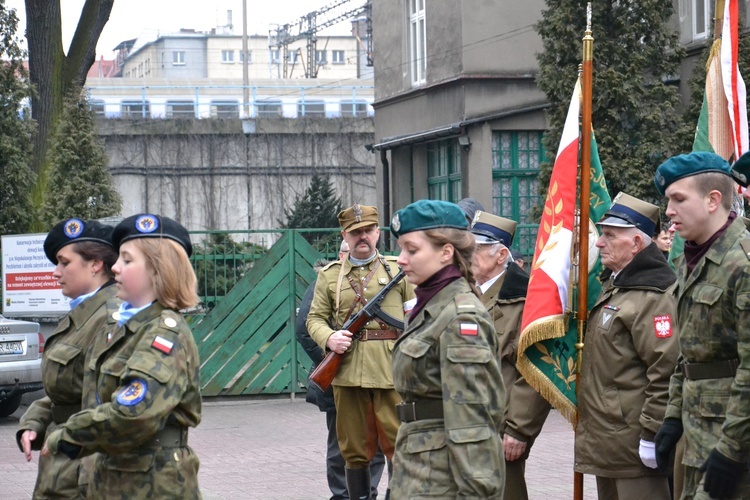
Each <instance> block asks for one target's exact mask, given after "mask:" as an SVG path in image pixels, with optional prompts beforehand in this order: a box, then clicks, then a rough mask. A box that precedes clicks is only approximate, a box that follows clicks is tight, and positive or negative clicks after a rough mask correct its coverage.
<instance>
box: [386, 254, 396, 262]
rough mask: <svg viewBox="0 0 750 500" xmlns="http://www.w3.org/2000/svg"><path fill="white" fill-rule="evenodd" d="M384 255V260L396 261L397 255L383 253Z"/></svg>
mask: <svg viewBox="0 0 750 500" xmlns="http://www.w3.org/2000/svg"><path fill="white" fill-rule="evenodd" d="M383 257H385V260H388V261H391V262H396V261H397V260H398V255H383Z"/></svg>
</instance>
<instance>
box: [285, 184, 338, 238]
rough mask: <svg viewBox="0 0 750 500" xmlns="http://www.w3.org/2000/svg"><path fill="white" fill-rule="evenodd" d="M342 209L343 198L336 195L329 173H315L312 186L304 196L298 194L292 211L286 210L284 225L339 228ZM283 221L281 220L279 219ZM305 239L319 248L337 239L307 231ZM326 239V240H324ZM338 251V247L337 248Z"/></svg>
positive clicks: (290, 227)
mask: <svg viewBox="0 0 750 500" xmlns="http://www.w3.org/2000/svg"><path fill="white" fill-rule="evenodd" d="M340 211H341V198H339V197H337V196H336V191H335V189H334V188H333V183H332V182H331V179H330V177H329V176H328V175H324V174H318V173H315V174H313V176H312V180H311V181H310V186H308V188H307V189H306V190H305V193H304V194H303V195H302V196H297V198H296V200H295V201H294V206H293V207H292V209H291V210H290V211H286V210H285V211H284V215H286V224H283V223H282V227H285V228H289V229H302V228H338V227H339V220H338V217H337V216H338V213H339V212H340ZM279 222H280V223H281V221H279ZM304 236H305V239H306V240H307V241H309V242H310V243H311V244H316V245H317V246H318V248H319V249H322V246H325V244H327V243H330V241H329V240H331V239H336V238H337V237H338V235H336V234H334V235H333V238H331V237H324V238H322V239H321V238H320V237H319V236H320V235H317V234H315V233H306V234H305V235H304ZM323 240H325V241H323ZM336 250H337V251H338V249H336Z"/></svg>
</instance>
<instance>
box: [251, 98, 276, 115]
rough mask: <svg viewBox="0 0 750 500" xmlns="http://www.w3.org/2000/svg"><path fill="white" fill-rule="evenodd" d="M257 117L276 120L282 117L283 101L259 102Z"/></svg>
mask: <svg viewBox="0 0 750 500" xmlns="http://www.w3.org/2000/svg"><path fill="white" fill-rule="evenodd" d="M255 108H256V110H257V112H256V115H255V116H258V117H263V118H274V117H279V116H281V101H257V102H256V103H255Z"/></svg>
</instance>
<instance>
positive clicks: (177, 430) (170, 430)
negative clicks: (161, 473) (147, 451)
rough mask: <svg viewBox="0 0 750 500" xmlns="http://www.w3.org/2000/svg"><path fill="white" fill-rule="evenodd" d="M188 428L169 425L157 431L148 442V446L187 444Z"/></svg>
mask: <svg viewBox="0 0 750 500" xmlns="http://www.w3.org/2000/svg"><path fill="white" fill-rule="evenodd" d="M187 441H188V429H187V427H183V426H175V425H168V426H166V427H164V428H163V429H162V430H160V431H159V432H157V433H156V434H155V435H154V437H152V438H151V439H150V440H149V441H148V442H147V443H146V444H145V447H146V448H182V447H185V446H187Z"/></svg>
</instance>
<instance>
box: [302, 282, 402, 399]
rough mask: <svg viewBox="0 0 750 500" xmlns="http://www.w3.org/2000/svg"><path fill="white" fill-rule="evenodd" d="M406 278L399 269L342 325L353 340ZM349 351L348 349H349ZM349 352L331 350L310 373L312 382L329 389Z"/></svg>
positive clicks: (324, 389)
mask: <svg viewBox="0 0 750 500" xmlns="http://www.w3.org/2000/svg"><path fill="white" fill-rule="evenodd" d="M403 278H404V272H403V271H401V270H399V273H398V274H397V275H396V276H394V277H393V279H392V280H391V281H389V282H388V283H387V284H386V285H385V286H384V287H383V289H382V290H380V292H378V294H377V295H375V296H374V297H373V298H372V299H371V300H370V301H369V302H368V303H367V304H365V307H363V308H362V309H360V310H359V312H358V313H357V314H355V315H354V316H352V317H351V318H349V320H348V321H347V322H346V323H345V324H344V326H342V327H341V329H342V330H347V331H350V332H352V333H353V336H352V340H356V339H357V338H359V332H360V330H362V329H363V328H364V327H365V325H367V323H369V322H370V321H371V320H372V318H374V317H375V316H376V315H377V312H378V310H379V309H380V304H381V303H382V302H383V299H384V298H385V296H386V295H388V292H390V291H391V290H393V288H395V287H396V285H398V284H399V282H400V281H401V280H402V279H403ZM347 352H348V351H347ZM347 352H345V353H344V354H339V353H337V352H333V351H329V352H328V353H327V354H326V357H325V358H323V361H321V362H320V364H319V365H318V366H316V367H315V370H313V372H312V373H311V374H310V383H312V384H315V385H316V386H318V388H320V390H322V391H327V390H328V388H329V387H330V386H331V382H333V378H334V377H335V376H336V373H338V371H339V366H341V360H342V359H344V356H346V354H347Z"/></svg>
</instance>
